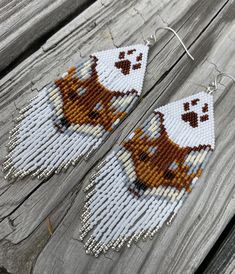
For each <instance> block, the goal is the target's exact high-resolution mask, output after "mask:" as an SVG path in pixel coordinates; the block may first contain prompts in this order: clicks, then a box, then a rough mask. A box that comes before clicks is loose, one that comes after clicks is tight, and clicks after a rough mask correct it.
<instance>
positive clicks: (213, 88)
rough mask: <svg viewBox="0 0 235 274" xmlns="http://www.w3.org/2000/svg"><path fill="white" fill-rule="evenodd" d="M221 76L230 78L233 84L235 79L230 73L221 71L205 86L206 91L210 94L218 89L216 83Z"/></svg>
mask: <svg viewBox="0 0 235 274" xmlns="http://www.w3.org/2000/svg"><path fill="white" fill-rule="evenodd" d="M223 76H224V77H228V78H230V79H231V80H233V82H234V84H235V79H234V78H233V77H232V76H231V75H229V74H227V73H224V72H221V73H219V74H218V75H216V76H215V79H214V81H212V82H211V83H210V84H209V86H208V87H207V89H206V92H207V93H208V94H212V93H213V92H214V91H216V90H217V89H218V83H220V81H221V79H222V77H223Z"/></svg>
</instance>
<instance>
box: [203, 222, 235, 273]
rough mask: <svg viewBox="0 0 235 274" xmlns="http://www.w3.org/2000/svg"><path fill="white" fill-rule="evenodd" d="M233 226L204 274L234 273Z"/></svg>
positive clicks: (234, 230)
mask: <svg viewBox="0 0 235 274" xmlns="http://www.w3.org/2000/svg"><path fill="white" fill-rule="evenodd" d="M234 243H235V225H234V226H233V228H232V229H231V231H230V233H229V234H228V236H227V237H226V239H225V240H224V241H223V243H222V244H221V246H220V247H219V250H217V252H216V253H215V255H214V257H213V259H212V261H211V262H210V264H209V265H208V267H207V268H206V269H205V272H204V273H205V274H230V273H235V244H234Z"/></svg>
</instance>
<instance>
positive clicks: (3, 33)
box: [0, 0, 92, 71]
mask: <svg viewBox="0 0 235 274" xmlns="http://www.w3.org/2000/svg"><path fill="white" fill-rule="evenodd" d="M91 2H92V1H89V0H80V1H78V0H76V1H74V0H56V1H48V0H42V1H36V0H34V1H29V0H22V1H19V0H13V1H1V3H0V26H1V27H0V60H1V62H0V71H1V70H3V69H4V68H6V67H7V66H8V65H9V64H10V63H11V62H13V61H14V60H15V59H16V58H17V57H19V56H20V54H22V53H23V52H24V51H25V50H26V49H27V48H28V47H29V46H30V45H32V44H33V43H35V42H37V43H38V39H39V38H41V37H42V36H43V35H45V34H46V33H48V32H50V31H51V30H53V28H55V27H56V26H57V25H58V24H59V23H61V22H62V21H64V20H65V19H67V18H68V16H72V17H74V16H75V15H78V14H79V13H80V11H81V8H82V7H84V6H88V5H89V4H90V3H91Z"/></svg>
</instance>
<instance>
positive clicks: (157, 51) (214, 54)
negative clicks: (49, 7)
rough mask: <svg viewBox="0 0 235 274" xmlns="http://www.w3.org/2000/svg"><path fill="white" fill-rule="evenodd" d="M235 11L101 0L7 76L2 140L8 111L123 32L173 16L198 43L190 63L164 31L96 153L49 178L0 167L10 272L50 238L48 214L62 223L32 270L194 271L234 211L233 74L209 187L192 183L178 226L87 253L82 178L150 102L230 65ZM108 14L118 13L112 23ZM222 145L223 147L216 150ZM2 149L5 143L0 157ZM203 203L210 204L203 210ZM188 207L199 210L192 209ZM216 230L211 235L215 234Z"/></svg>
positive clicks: (222, 104) (219, 5)
mask: <svg viewBox="0 0 235 274" xmlns="http://www.w3.org/2000/svg"><path fill="white" fill-rule="evenodd" d="M173 6H174V13H173V12H172V7H173ZM228 7H230V9H228ZM142 11H143V12H142ZM232 11H233V10H232V1H214V2H213V5H212V4H211V3H210V1H207V2H206V3H201V1H188V6H187V8H186V5H185V1H184V2H183V1H175V2H174V1H165V2H164V3H163V2H160V1H159V2H158V1H155V2H149V1H141V2H138V1H130V2H129V3H128V4H125V5H124V1H123V2H122V1H118V2H114V3H113V2H106V3H105V4H104V3H103V4H100V3H99V2H97V3H95V4H94V5H93V6H91V7H90V8H89V9H88V10H86V11H85V12H84V13H83V14H81V15H80V16H79V17H78V18H76V19H75V20H74V21H73V22H71V23H70V24H69V25H67V26H66V27H65V28H64V29H62V30H61V31H60V32H59V33H57V34H56V35H54V36H53V37H52V38H51V39H49V40H48V41H47V43H46V44H45V45H43V50H42V49H40V50H39V51H37V52H36V53H35V54H33V55H32V56H31V57H30V58H28V59H27V60H25V61H24V62H23V63H22V64H20V65H19V66H18V67H16V68H15V69H14V70H13V71H12V72H10V73H9V74H8V75H7V76H6V77H5V78H4V79H3V81H2V82H1V95H0V96H1V123H2V129H3V131H2V132H1V133H2V134H1V137H0V138H1V139H0V141H1V143H5V142H6V140H7V131H8V130H9V129H10V127H11V126H12V123H11V116H12V115H11V113H12V112H13V111H14V114H13V116H15V115H16V114H17V111H16V108H18V107H20V106H22V105H23V104H24V103H25V102H26V100H27V99H28V98H30V97H31V96H33V95H32V94H36V93H37V90H36V89H39V88H40V87H41V86H43V85H44V84H45V83H46V82H47V81H48V80H52V79H53V78H54V77H55V76H56V75H57V74H58V73H61V72H63V70H64V68H65V67H68V66H69V65H70V64H73V63H74V62H77V60H79V59H83V58H84V56H86V55H87V54H88V53H89V52H91V51H95V50H98V49H101V48H108V47H112V46H113V43H114V44H115V45H123V44H127V42H126V41H127V40H128V44H131V43H132V42H136V41H138V42H141V41H142V35H140V33H144V36H145V35H146V36H147V35H149V34H150V33H151V32H152V31H153V28H154V27H156V26H158V25H162V24H163V22H162V20H163V21H165V17H164V16H166V15H167V16H168V18H167V20H168V22H167V23H169V24H170V25H171V26H174V28H175V29H176V30H178V32H179V34H180V35H181V36H182V37H183V40H184V41H186V44H187V45H189V44H192V49H193V51H192V52H193V55H195V57H196V62H195V63H191V61H189V60H188V59H187V58H186V56H185V55H184V56H182V53H183V50H182V48H181V47H180V46H179V44H178V42H176V39H175V38H174V39H173V38H172V35H171V34H170V33H164V36H162V35H161V36H159V37H161V39H159V43H158V45H156V47H154V48H153V49H152V50H151V52H150V59H149V65H148V71H147V75H146V81H145V87H144V99H143V100H142V102H141V103H140V104H139V106H138V107H137V108H136V109H135V111H134V112H133V113H132V115H130V116H129V117H128V119H126V121H125V122H124V123H123V124H122V126H121V127H119V128H118V129H117V130H116V131H115V133H114V134H113V135H112V136H111V137H110V138H109V140H107V142H105V144H104V145H103V146H102V148H101V149H99V151H98V152H97V153H96V154H95V155H94V157H92V158H91V159H89V161H87V162H85V161H82V162H81V163H80V164H79V165H78V167H77V168H76V169H73V170H69V171H68V172H67V173H66V174H62V175H59V176H54V177H52V178H51V179H50V180H48V181H46V182H45V183H44V184H41V183H39V182H38V181H36V180H33V181H32V180H30V179H26V180H23V181H21V182H17V183H15V184H13V185H10V184H8V183H7V182H5V181H4V180H3V178H2V174H1V190H2V195H1V200H0V205H1V206H0V210H1V216H2V217H5V218H4V219H3V221H2V222H1V224H0V235H1V239H2V241H1V243H0V245H1V248H0V250H1V251H0V254H1V255H0V265H1V264H2V265H4V267H6V268H7V269H8V271H10V272H13V273H28V272H29V271H30V269H31V267H32V266H33V263H34V261H35V259H36V257H37V255H38V253H39V252H40V251H41V250H42V249H43V247H44V245H45V243H46V242H47V240H48V239H49V233H48V230H47V225H46V222H45V220H46V218H47V216H50V217H51V222H52V225H53V227H54V228H56V227H57V226H58V225H59V224H60V226H59V228H58V229H57V230H56V232H55V234H54V235H53V237H52V238H50V239H49V242H48V244H47V246H46V248H44V249H43V251H42V253H41V255H40V257H39V259H38V260H37V263H36V267H35V273H53V272H54V273H93V272H94V271H95V272H97V271H101V272H102V273H110V272H111V271H113V272H114V273H120V272H122V273H129V272H132V273H136V272H137V271H140V272H147V273H156V269H158V270H159V273H173V272H174V273H183V272H186V273H191V272H192V271H193V269H195V268H196V267H197V266H198V264H199V263H200V261H201V260H202V258H203V257H204V256H205V254H206V253H207V252H208V249H209V248H210V247H211V246H212V245H213V242H214V241H215V239H216V238H217V237H218V235H219V234H220V232H221V231H222V229H223V227H224V226H225V224H226V223H227V222H228V221H229V219H230V218H231V216H232V214H233V208H234V199H232V197H231V196H232V195H231V193H232V191H234V184H233V182H232V176H233V172H232V171H230V170H232V167H233V166H234V161H233V159H231V160H230V162H229V163H228V164H227V165H225V163H227V161H228V160H229V159H230V158H231V157H232V153H234V151H233V148H231V145H230V144H231V142H232V140H233V138H234V130H230V128H234V125H233V124H234V121H233V119H232V118H233V114H234V113H233V100H232V98H234V97H233V96H234V95H233V94H234V92H233V90H232V85H231V83H230V82H229V81H225V84H226V83H228V84H229V85H228V88H227V89H226V90H225V93H226V96H224V95H222V96H219V95H220V93H219V92H218V93H217V94H216V97H215V99H217V100H216V118H217V132H216V135H217V143H218V146H217V150H216V151H215V153H214V156H213V159H212V160H211V163H210V165H209V166H208V168H207V172H206V173H205V174H204V176H203V178H202V179H201V183H202V184H203V186H204V187H202V186H201V184H200V185H199V186H198V187H197V188H196V189H195V192H194V193H193V194H192V195H191V197H190V198H189V200H188V201H187V202H186V204H185V206H184V207H183V209H182V211H181V213H180V214H179V216H178V217H177V218H176V220H175V222H174V223H173V225H172V226H171V227H170V228H164V229H163V230H162V232H161V233H159V238H157V239H155V241H154V242H149V243H139V244H138V245H139V246H140V247H141V249H140V248H138V247H132V248H131V250H123V251H122V252H121V253H120V254H116V253H112V252H110V254H107V256H109V257H110V258H111V259H108V258H106V257H104V256H102V257H101V258H100V259H98V260H97V259H94V258H92V257H89V256H87V255H85V254H84V251H83V248H82V244H81V243H80V242H78V241H77V240H76V239H78V230H79V227H80V222H79V214H80V211H81V205H82V202H83V193H82V192H81V191H80V187H81V184H79V183H80V182H82V179H83V177H84V175H87V176H86V178H85V180H84V181H85V183H87V178H88V177H89V175H90V170H91V168H92V167H93V165H94V164H95V163H96V162H97V160H98V159H99V158H100V157H102V156H103V155H104V154H105V153H106V152H107V151H108V150H109V149H110V147H111V145H112V144H113V143H115V141H116V140H117V139H118V140H119V141H120V140H122V139H123V138H124V136H125V135H126V134H127V133H128V132H129V131H130V128H132V127H133V126H134V125H135V124H136V123H137V122H139V121H140V120H143V119H144V118H145V117H146V116H147V115H149V113H150V112H151V111H152V109H153V108H155V107H156V106H159V105H161V104H163V103H167V102H168V101H172V100H175V99H179V98H182V97H184V96H186V95H190V94H192V93H193V91H194V90H197V89H198V86H197V85H198V84H208V82H209V81H210V80H211V79H212V75H215V74H216V71H217V69H218V70H221V71H227V72H230V73H232V72H233V69H232V60H231V56H232V54H233V50H234V48H233V46H232V45H231V40H232V39H233V33H234V27H233V22H232V21H233V17H234V16H233V15H234V14H233V12H232ZM111 15H113V16H114V17H113V20H112V21H111V22H109V16H111ZM161 17H162V18H163V19H161ZM214 17H215V19H214ZM120 18H121V19H120ZM141 18H142V19H141ZM178 18H180V20H179V19H178ZM195 18H198V20H196V21H195ZM140 19H141V20H140ZM124 22H125V23H126V22H128V24H124ZM107 24H108V26H107ZM160 34H161V33H160ZM146 36H145V37H146ZM105 38H106V39H105ZM78 41H79V43H78ZM199 45H200V47H199ZM224 48H226V51H223V49H224ZM221 51H223V56H222V58H221ZM80 55H81V56H82V57H80ZM39 72H40V75H39ZM49 72H50V73H49ZM38 75H39V76H38ZM39 80H40V81H39ZM37 81H38V82H37ZM221 88H223V86H221ZM225 93H224V94H225ZM160 95H162V96H160ZM159 96H160V98H159ZM218 97H219V98H218ZM224 109H225V110H224ZM141 117H142V119H141ZM221 121H223V124H222V122H221ZM222 151H225V152H226V153H223V155H224V156H223V157H222V158H220V156H221V152H222ZM4 154H5V150H4V148H3V147H2V148H1V158H2V157H3V155H4ZM222 171H223V172H222ZM217 176H218V178H217ZM215 180H216V187H215V183H214V182H215ZM221 193H223V195H221ZM75 198H76V199H75ZM62 201H64V202H63V203H62ZM214 205H216V207H215V206H214ZM71 206H72V208H71V209H70V207H71ZM207 208H208V209H210V210H207V211H206V210H205V209H207ZM67 211H68V213H67ZM192 212H193V213H194V214H195V215H194V214H189V213H192ZM66 213H67V215H66V217H65V218H64V216H65V214H66ZM198 216H199V217H198ZM63 218H64V219H63ZM182 226H183V227H182ZM212 229H213V230H214V231H213V233H212V232H210V230H212ZM207 233H208V234H209V240H208V241H207V242H205V240H204V238H203V237H205V236H206V235H207ZM151 247H152V248H151ZM153 247H154V248H153ZM199 247H200V248H199ZM122 253H124V254H122ZM19 254H21V255H20V256H19ZM194 255H195V256H194ZM173 258H174V260H173ZM172 271H173V272H172Z"/></svg>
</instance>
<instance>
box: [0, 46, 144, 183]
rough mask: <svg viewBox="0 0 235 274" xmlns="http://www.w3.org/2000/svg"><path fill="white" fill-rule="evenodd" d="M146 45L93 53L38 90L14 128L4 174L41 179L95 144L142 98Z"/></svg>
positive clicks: (69, 162) (72, 160) (9, 176)
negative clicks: (29, 175)
mask: <svg viewBox="0 0 235 274" xmlns="http://www.w3.org/2000/svg"><path fill="white" fill-rule="evenodd" d="M148 49H149V48H148V47H147V46H145V45H135V46H129V47H123V48H116V49H111V50H106V51H101V52H97V53H94V54H92V55H91V56H90V59H89V60H88V61H86V62H84V63H83V64H81V65H79V66H77V67H72V68H71V69H70V70H69V71H68V72H66V73H64V74H63V75H62V77H61V78H60V79H58V80H56V81H54V83H53V84H51V85H48V86H46V87H45V88H44V89H43V90H42V91H40V92H39V94H38V96H37V97H36V98H34V99H33V100H32V101H31V103H30V104H29V105H28V106H27V107H25V108H24V109H23V110H21V112H20V113H21V114H22V115H21V116H20V117H19V118H17V120H18V122H19V123H18V124H17V125H16V127H15V128H14V129H13V130H12V131H11V133H10V142H9V146H8V149H9V154H8V155H7V157H6V158H7V159H6V161H5V163H4V164H3V167H4V170H6V171H8V173H7V174H6V176H5V178H9V179H17V178H23V177H25V176H26V175H28V174H31V175H32V176H33V177H34V176H37V177H38V178H39V179H43V178H46V177H48V176H50V175H51V174H53V173H55V172H56V173H58V172H59V171H61V170H62V169H63V170H66V169H67V168H68V167H69V166H70V165H71V164H73V165H75V164H76V163H77V162H78V161H79V159H80V158H81V157H82V156H83V155H85V154H86V155H88V154H89V153H91V152H92V151H93V150H95V149H97V148H98V147H99V145H100V144H101V143H102V141H104V139H105V138H106V137H107V136H108V135H109V134H110V132H112V130H113V129H114V128H115V127H116V126H117V125H118V124H119V123H120V122H121V120H123V119H124V118H125V116H126V115H127V114H128V112H130V110H131V109H132V108H133V106H134V104H135V102H136V101H137V100H138V98H139V95H140V93H141V91H142V86H143V79H144V74H145V69H146V64H147V54H148Z"/></svg>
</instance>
